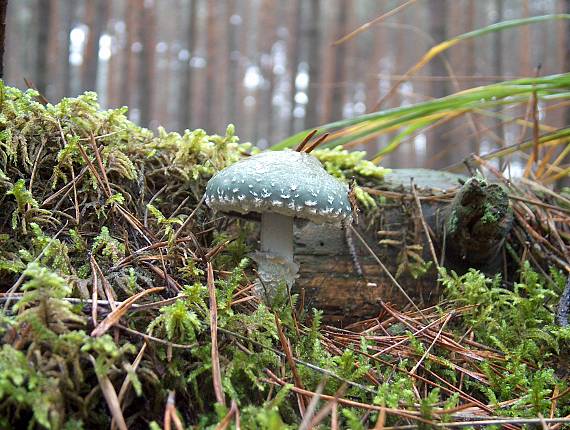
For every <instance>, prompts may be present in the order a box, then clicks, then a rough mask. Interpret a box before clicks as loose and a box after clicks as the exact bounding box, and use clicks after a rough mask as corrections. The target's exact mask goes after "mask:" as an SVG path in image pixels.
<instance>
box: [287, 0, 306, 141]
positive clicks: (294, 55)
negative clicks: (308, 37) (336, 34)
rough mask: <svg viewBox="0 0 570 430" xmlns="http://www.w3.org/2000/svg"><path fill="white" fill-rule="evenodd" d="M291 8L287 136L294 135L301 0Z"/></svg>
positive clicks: (299, 51)
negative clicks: (289, 111)
mask: <svg viewBox="0 0 570 430" xmlns="http://www.w3.org/2000/svg"><path fill="white" fill-rule="evenodd" d="M292 4H293V6H292V8H293V25H292V26H291V27H290V28H289V31H290V33H289V43H288V46H287V51H288V53H289V55H288V57H289V58H288V61H289V65H290V67H289V69H290V74H291V75H290V81H289V82H290V83H289V87H290V93H289V104H290V106H291V116H290V117H289V135H292V134H294V133H295V129H296V127H295V124H296V120H297V119H296V118H295V115H294V111H295V105H296V102H295V94H296V93H297V88H296V84H295V81H296V80H297V72H298V71H299V69H298V68H299V56H300V53H301V37H300V36H301V35H300V33H301V22H302V19H303V16H302V13H301V11H302V8H303V5H302V4H301V0H294V1H293V2H292Z"/></svg>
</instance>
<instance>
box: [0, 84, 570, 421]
mask: <svg viewBox="0 0 570 430" xmlns="http://www.w3.org/2000/svg"><path fill="white" fill-rule="evenodd" d="M1 90H2V94H3V99H4V103H3V105H2V108H1V110H0V219H3V220H5V222H4V223H0V290H1V291H2V292H6V291H7V290H8V289H9V288H11V287H12V286H13V285H14V283H16V281H18V279H19V281H18V282H19V285H20V286H21V287H20V288H19V290H18V291H17V292H18V293H21V295H19V296H15V297H14V298H13V301H12V302H10V303H8V304H7V305H6V310H5V311H2V312H0V332H1V333H2V336H3V337H2V339H3V340H2V342H3V345H2V347H1V349H0V417H1V418H0V427H6V428H9V427H13V428H20V427H21V428H26V427H38V428H50V429H59V428H68V429H72V428H74V429H77V428H108V427H109V426H110V423H111V418H110V415H109V413H105V412H103V413H101V412H100V411H107V410H108V409H107V404H106V400H105V397H104V396H103V394H102V390H101V385H100V384H101V382H100V381H101V380H107V379H106V378H108V381H110V382H111V384H112V385H113V387H115V389H116V391H117V392H118V391H119V389H120V386H121V385H122V384H123V382H124V381H125V380H127V381H130V384H131V387H132V388H130V389H129V390H128V393H127V395H126V396H125V397H124V403H123V413H124V415H125V417H126V418H127V419H128V420H129V422H130V424H131V425H132V426H133V427H137V428H138V427H146V426H147V423H153V424H151V427H153V428H158V424H156V423H159V422H162V420H163V417H164V407H165V404H166V401H167V398H168V393H169V392H170V391H174V392H175V393H176V408H177V410H178V412H179V413H180V417H181V419H182V420H183V421H184V425H186V426H188V427H190V426H192V427H193V428H212V427H213V426H215V425H216V424H217V423H219V421H220V419H221V418H222V417H223V416H225V414H227V413H228V407H227V406H223V405H215V395H214V390H213V380H212V359H211V357H212V355H211V349H212V345H211V335H210V330H209V327H208V325H209V317H210V311H209V307H208V303H209V299H210V297H209V294H208V288H207V285H208V279H207V267H206V264H205V257H204V255H205V254H206V253H207V252H209V251H211V250H213V249H215V250H216V253H217V254H215V255H214V256H211V260H210V261H213V264H214V269H215V270H214V287H215V288H214V291H215V294H216V301H217V306H218V309H217V311H218V312H217V313H218V327H219V333H218V335H219V339H218V353H219V358H220V367H221V373H222V387H223V390H224V392H225V394H226V397H227V398H228V405H229V400H234V401H235V402H236V403H237V404H238V405H239V409H240V413H241V419H242V428H263V429H273V428H297V427H298V426H299V423H300V421H301V417H300V416H299V413H298V408H297V404H296V397H295V396H294V395H292V393H291V388H292V386H291V385H285V386H284V387H280V388H276V387H273V386H272V385H271V384H269V383H268V382H267V379H266V378H267V373H266V371H265V369H270V370H272V371H274V372H275V373H277V374H278V375H279V377H282V378H283V379H285V380H286V381H291V380H293V379H292V374H291V369H290V367H289V365H288V364H286V362H285V360H284V359H283V356H282V355H280V351H281V341H280V340H279V334H278V333H279V329H278V327H277V325H276V322H275V321H276V317H275V314H277V317H278V318H279V320H280V321H281V330H282V331H283V334H284V335H285V337H286V338H287V340H288V342H289V343H290V345H291V351H292V353H293V355H294V356H295V357H296V358H298V359H299V360H301V361H303V362H307V363H311V364H312V365H314V366H318V367H320V368H322V369H324V372H325V373H326V374H327V375H328V378H324V377H323V373H322V372H320V371H316V370H315V369H314V368H310V367H308V366H304V365H301V364H298V366H297V370H298V372H299V374H300V375H301V378H302V380H303V383H304V384H305V387H306V388H307V389H311V390H316V388H317V386H318V385H319V384H320V383H321V382H322V381H323V380H324V379H326V381H325V382H324V389H323V390H324V393H325V394H329V395H332V394H334V393H335V392H336V391H337V390H338V389H339V388H341V387H342V386H343V380H348V381H349V382H350V384H348V385H346V386H345V387H343V389H345V390H346V392H345V394H344V396H345V397H348V398H350V399H352V400H355V401H361V402H366V403H374V404H376V405H385V406H389V407H394V408H408V409H410V410H416V411H419V412H420V413H421V414H422V415H423V416H424V417H426V418H429V417H433V416H436V415H435V414H434V408H437V407H440V406H442V405H444V406H445V407H449V408H451V407H454V406H455V405H456V404H457V403H458V401H459V400H458V397H457V395H449V393H446V392H445V391H443V390H441V391H438V390H426V391H425V392H424V390H420V391H417V390H416V389H415V388H416V387H417V383H418V382H417V380H415V379H414V378H412V377H411V376H409V372H410V370H411V369H412V368H413V367H414V366H415V364H416V363H417V360H418V359H419V356H420V355H423V354H424V353H425V352H426V351H427V348H429V347H430V346H429V345H428V344H426V343H425V342H424V341H423V340H422V339H421V338H420V337H419V336H411V335H410V334H409V333H407V330H408V328H407V327H405V326H403V325H401V324H400V325H398V324H394V325H392V326H389V327H388V328H387V329H388V331H389V332H392V333H394V334H396V335H398V336H402V337H403V339H405V341H406V342H407V344H409V345H411V346H410V349H409V351H410V356H409V357H405V356H399V355H398V354H399V352H397V353H396V354H394V351H392V352H390V351H388V352H384V353H382V355H381V356H379V357H376V358H374V357H373V355H375V354H376V353H377V352H378V346H379V345H381V344H380V343H377V339H372V338H366V337H365V336H362V338H360V339H359V338H358V337H357V336H355V337H354V339H353V340H352V341H351V342H347V343H346V344H345V346H342V345H341V346H338V347H337V343H335V342H336V340H335V341H334V342H333V341H331V339H336V338H335V337H334V336H336V334H335V335H334V336H333V337H330V336H331V335H330V333H331V331H330V328H326V327H325V328H326V330H324V329H323V328H321V324H320V321H321V316H322V315H321V313H320V312H318V311H315V312H313V313H310V314H309V315H305V314H304V313H303V311H302V310H298V307H297V304H296V303H297V298H296V297H292V298H291V300H287V301H286V302H284V304H283V306H282V307H280V308H279V309H274V310H270V309H268V308H266V307H265V306H263V305H257V304H255V303H254V302H253V301H252V300H244V299H243V297H244V296H243V295H242V291H244V290H245V291H247V288H248V287H249V285H250V283H251V273H248V272H249V264H250V261H249V259H248V258H247V254H248V252H249V249H248V246H247V242H246V239H247V238H248V236H249V235H251V231H250V230H248V228H249V227H248V225H247V224H245V227H244V225H243V224H236V223H231V224H229V225H228V222H227V221H226V220H220V219H218V218H217V217H215V216H213V214H211V213H210V212H209V211H208V210H207V208H205V207H204V206H203V205H201V204H200V199H201V197H202V193H203V189H204V185H205V183H206V181H207V180H208V178H209V177H210V176H211V175H212V174H213V173H215V172H216V171H218V170H219V169H222V168H223V167H225V166H227V165H229V164H231V163H234V162H235V161H237V160H239V159H240V158H241V157H243V156H244V154H246V153H248V152H250V151H254V150H255V149H253V148H252V147H251V146H250V145H248V144H241V143H239V140H238V138H237V137H236V136H235V134H234V129H233V127H232V126H230V127H228V129H227V131H226V134H225V135H224V136H216V135H213V136H212V135H207V134H206V132H205V131H203V130H194V131H186V132H185V133H182V134H178V133H169V132H166V131H165V130H162V129H160V130H159V132H158V133H157V134H154V133H152V132H150V131H149V130H146V129H143V128H140V127H138V126H136V125H135V124H133V123H132V122H130V121H129V120H128V119H127V118H126V116H125V114H126V110H125V109H116V110H109V111H101V110H100V109H99V107H98V105H97V100H96V96H95V94H93V93H86V94H84V95H82V96H80V97H77V98H73V99H65V100H62V101H61V102H60V103H58V104H56V105H47V106H43V105H42V104H40V103H38V102H37V101H36V97H37V93H36V92H34V91H26V92H21V91H19V90H17V89H14V88H9V87H4V86H2V88H1ZM93 141H94V143H93ZM94 148H97V152H96V151H95V149H94ZM315 155H317V156H318V157H319V158H320V159H321V160H322V161H323V162H324V163H325V165H326V166H327V168H328V169H329V170H330V171H331V172H333V173H335V174H336V175H337V176H339V177H341V178H344V179H345V180H346V179H348V178H350V177H351V176H353V175H357V176H359V177H369V178H378V177H380V176H381V175H382V174H383V172H384V170H383V169H381V168H377V167H375V166H371V165H370V164H368V163H367V162H366V161H365V160H364V158H363V157H364V155H363V154H362V153H350V152H346V151H343V150H340V149H336V150H323V151H321V150H317V151H315ZM99 158H100V160H101V163H102V164H103V166H104V167H105V172H106V178H105V176H104V175H103V174H102V172H101V170H100V166H99ZM35 160H37V164H35V167H34V163H36V161H35ZM32 172H35V173H34V175H35V178H34V181H31V175H32ZM74 178H75V179H74ZM361 191H362V190H361ZM356 193H357V196H358V198H359V199H361V200H362V199H365V200H366V199H367V197H366V196H367V195H366V194H361V193H360V192H359V191H358V188H357V189H356ZM368 197H370V196H368ZM372 201H374V200H372ZM369 204H370V205H372V202H370V201H369ZM40 209H41V210H40ZM43 211H46V212H43ZM191 214H192V218H189V217H190V215H191ZM12 220H15V222H14V223H13V224H12V222H11V221H12ZM77 221H79V222H77ZM182 225H184V228H183V229H182V231H181V232H180V234H179V235H177V234H176V232H177V229H178V228H180V227H181V226H182ZM449 227H450V228H451V227H453V225H452V226H449ZM157 244H162V245H164V246H157ZM415 252H419V251H418V250H415ZM410 260H411V261H412V260H413V261H415V262H416V263H417V264H418V268H420V266H421V262H420V261H419V260H417V259H416V257H413V256H412V254H410ZM413 261H412V262H413ZM95 263H96V265H97V266H98V267H99V269H100V271H99V270H97V272H96V273H97V279H98V281H99V282H97V283H95V282H93V281H94V280H95V278H94V277H93V273H92V270H93V267H92V265H93V266H95ZM151 266H152V267H151ZM552 276H553V277H554V278H555V279H557V280H559V281H560V284H561V285H562V283H563V281H564V280H563V277H562V276H561V275H559V274H557V273H555V272H553V273H552ZM441 277H442V282H443V284H444V285H445V288H446V295H447V298H448V304H447V305H446V306H450V307H451V306H455V307H460V309H462V310H461V313H459V314H457V315H456V318H454V319H453V323H451V322H450V324H449V325H448V326H447V327H446V331H447V330H449V333H450V334H449V335H450V336H453V337H454V339H455V340H456V341H461V339H462V336H464V334H465V333H466V332H467V331H470V330H472V331H473V333H474V336H475V338H474V340H475V341H477V342H481V343H485V344H487V345H490V346H492V347H494V348H498V349H500V350H501V351H503V352H504V357H501V360H499V361H493V358H492V356H490V357H491V358H489V359H488V361H487V362H483V363H480V364H479V373H482V374H483V375H484V376H485V378H486V379H487V380H488V381H489V383H488V384H485V383H483V382H481V380H480V378H479V379H477V378H472V377H470V376H469V375H468V374H466V373H462V372H461V371H459V370H457V368H456V367H455V365H454V364H453V359H454V358H453V357H452V356H451V355H450V354H449V352H448V351H447V350H444V349H442V348H440V347H439V346H438V345H437V344H436V345H434V346H433V347H432V348H431V349H430V354H429V355H427V356H426V358H425V361H424V363H425V366H426V368H427V369H429V370H430V372H434V374H435V375H438V377H441V378H444V379H446V380H448V381H451V382H452V383H453V384H458V381H459V380H460V379H461V380H462V381H463V383H464V385H463V388H464V390H466V391H468V393H469V394H470V395H472V396H474V397H476V398H478V399H483V401H485V402H487V401H488V402H490V403H493V402H501V401H503V400H512V399H517V401H516V402H514V403H513V402H510V403H507V404H505V406H504V407H503V408H502V409H501V413H502V414H505V415H517V416H529V415H536V414H538V413H542V414H543V415H545V414H547V413H550V411H549V409H548V408H549V405H550V402H549V398H550V397H551V396H552V393H553V391H554V387H558V390H559V392H563V390H564V389H565V388H566V386H567V383H566V382H565V381H562V380H560V379H558V378H557V376H556V373H555V372H554V370H553V369H555V367H556V364H557V363H556V359H557V357H558V356H563V355H564V354H567V352H568V351H567V344H568V339H570V332H569V331H568V329H560V328H558V327H556V326H555V325H554V319H553V312H552V303H555V301H556V298H557V295H558V293H559V291H551V290H549V289H548V288H546V287H545V286H544V285H545V282H544V280H543V279H541V278H540V277H539V276H538V275H537V274H536V273H534V272H533V271H532V270H530V269H529V267H525V268H524V270H523V272H522V274H521V277H520V280H519V282H517V283H516V284H515V285H514V287H513V288H512V289H506V288H503V286H502V285H501V283H500V280H499V279H488V278H486V277H485V276H483V275H482V274H480V273H478V272H474V271H471V272H469V273H468V274H466V275H463V276H458V275H454V274H452V273H446V272H442V274H441ZM94 284H96V285H94ZM561 285H560V286H559V288H560V287H561ZM156 286H166V287H167V289H166V290H164V291H162V292H161V293H160V294H153V295H147V296H145V297H144V298H142V299H139V301H137V303H136V305H139V304H143V303H152V306H146V307H142V308H137V307H134V306H133V307H132V308H130V309H129V310H128V311H127V312H126V314H125V316H124V317H123V318H122V319H121V320H120V324H121V325H124V326H127V328H128V329H129V330H130V331H129V332H126V331H124V330H123V329H118V328H111V329H110V330H109V331H108V332H107V333H105V334H104V335H103V336H100V337H92V336H90V335H89V333H90V332H91V331H92V330H93V328H94V326H95V324H94V323H93V318H94V317H95V316H96V317H97V320H96V324H100V323H101V321H102V320H103V318H105V316H107V315H109V313H110V312H111V308H110V307H109V306H106V305H104V304H100V305H99V306H98V307H97V312H96V314H97V315H95V312H94V309H93V307H92V304H91V303H89V302H88V301H87V300H88V299H91V298H92V297H93V293H94V292H95V293H97V298H98V299H99V300H107V299H108V298H109V297H107V294H112V297H111V298H112V299H113V300H115V299H116V300H125V299H128V298H129V297H132V296H133V295H134V294H136V293H138V292H141V291H143V290H146V289H148V288H150V287H156ZM178 290H180V291H178ZM174 295H180V297H178V299H177V301H174V302H172V301H167V302H163V301H164V300H169V299H170V298H172V297H173V296H174ZM70 299H74V300H75V301H78V300H80V304H79V305H75V304H74V305H72V304H71V303H70V302H69V300H70ZM445 310H449V308H447V309H445ZM136 332H138V333H139V334H138V335H137V334H133V333H136ZM325 335H326V336H329V338H328V339H327V340H326V341H325V339H324V336H325ZM145 336H146V337H147V338H146V340H145ZM148 336H152V337H153V338H158V339H159V341H157V340H156V339H152V338H148ZM446 336H447V334H446ZM145 344H146V346H145V347H144V348H145V351H144V352H141V351H142V348H143V345H145ZM331 345H334V348H332V347H331ZM338 345H340V344H338ZM382 348H384V346H383V347H382ZM138 354H140V357H139V358H140V360H139V361H137V363H138V367H137V368H136V370H135V366H134V365H133V363H134V362H135V359H136V357H137V355H138ZM497 365H500V369H501V372H500V373H499V374H497V372H496V369H497ZM368 373H369V374H368ZM369 375H373V376H374V378H376V380H377V381H378V384H376V383H373V380H372V379H371V378H370V376H369ZM340 378H342V379H340ZM418 394H419V395H420V398H418V397H417V395H418ZM339 409H340V411H339V418H340V420H341V425H342V426H343V427H349V426H352V427H353V428H358V427H359V426H364V427H365V428H366V427H371V426H373V425H374V424H375V420H376V419H377V418H378V415H377V414H375V413H372V414H365V413H364V412H362V411H361V410H358V409H356V408H348V407H344V406H339ZM93 411H97V413H94V412H93ZM569 413H570V406H569V402H568V397H567V396H565V397H562V398H560V399H559V400H558V401H557V404H556V409H555V411H554V414H555V416H566V415H568V414H569ZM328 423H329V422H326V421H325V422H324V423H323V427H326V426H327V425H328ZM362 423H364V424H362ZM400 423H401V421H399V420H398V419H397V418H395V417H393V416H390V417H388V422H387V424H388V425H392V424H394V425H397V424H400Z"/></svg>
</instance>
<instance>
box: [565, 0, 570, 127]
mask: <svg viewBox="0 0 570 430" xmlns="http://www.w3.org/2000/svg"><path fill="white" fill-rule="evenodd" d="M564 3H565V9H566V11H565V12H566V13H570V0H565V2H564ZM565 45H566V51H565V53H564V71H566V72H568V71H570V21H566V44H565ZM565 117H566V118H565V120H566V121H565V123H566V125H568V124H570V107H567V108H566V115H565Z"/></svg>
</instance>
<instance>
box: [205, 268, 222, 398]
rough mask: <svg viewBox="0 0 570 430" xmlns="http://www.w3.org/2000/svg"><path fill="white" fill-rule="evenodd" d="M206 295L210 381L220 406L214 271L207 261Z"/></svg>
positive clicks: (220, 393) (220, 388)
mask: <svg viewBox="0 0 570 430" xmlns="http://www.w3.org/2000/svg"><path fill="white" fill-rule="evenodd" d="M207 270H208V280H207V284H208V294H209V296H210V336H211V338H212V350H211V355H212V379H213V382H214V392H215V394H216V401H217V402H218V403H221V404H225V403H226V398H225V396H224V390H223V388H222V372H221V370H220V356H219V352H218V305H217V303H216V287H215V285H214V269H213V267H212V263H211V262H210V261H208V269H207Z"/></svg>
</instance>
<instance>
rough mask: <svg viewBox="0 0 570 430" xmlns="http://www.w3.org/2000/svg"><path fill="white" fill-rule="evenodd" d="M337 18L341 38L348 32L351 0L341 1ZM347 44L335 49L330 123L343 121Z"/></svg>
mask: <svg viewBox="0 0 570 430" xmlns="http://www.w3.org/2000/svg"><path fill="white" fill-rule="evenodd" d="M337 7H338V10H337V16H336V25H335V27H336V29H337V34H336V38H337V39H338V38H340V37H342V36H344V35H346V33H347V32H348V30H349V29H348V22H349V19H348V14H349V11H350V9H351V8H352V2H351V1H350V0H341V1H340V3H339V4H338V6H337ZM346 46H347V44H346V43H341V44H340V45H338V46H335V47H334V77H333V84H334V88H333V90H332V99H331V109H330V117H329V121H338V120H341V119H342V112H343V108H344V102H345V87H344V83H345V79H346Z"/></svg>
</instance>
